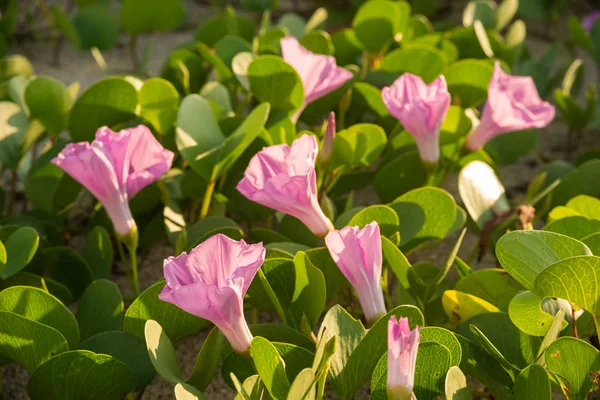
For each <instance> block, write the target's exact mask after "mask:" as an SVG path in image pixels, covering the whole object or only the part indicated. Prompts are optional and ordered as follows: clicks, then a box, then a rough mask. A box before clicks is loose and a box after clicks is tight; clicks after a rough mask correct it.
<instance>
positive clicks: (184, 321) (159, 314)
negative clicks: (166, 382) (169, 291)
mask: <svg viewBox="0 0 600 400" xmlns="http://www.w3.org/2000/svg"><path fill="white" fill-rule="evenodd" d="M164 286H165V282H164V281H163V280H160V281H158V282H156V283H155V284H154V285H152V286H150V287H149V288H148V289H146V290H144V292H142V294H141V295H140V296H139V297H138V298H137V299H135V301H134V302H133V303H132V304H131V305H130V306H129V308H128V309H127V311H126V312H125V318H124V320H123V330H124V331H125V332H129V333H131V334H133V335H135V336H137V337H138V338H140V339H141V340H144V326H145V324H146V321H147V320H150V319H152V320H156V321H157V322H158V323H160V324H161V325H162V329H164V331H165V333H166V335H168V336H169V337H170V338H173V340H174V341H175V342H177V341H178V340H179V339H181V338H182V337H184V336H187V335H190V334H192V333H196V332H199V331H200V330H202V329H203V328H205V327H206V326H207V325H208V324H209V323H208V321H206V320H203V319H202V318H198V317H196V316H194V315H191V314H188V313H186V312H185V311H183V310H181V309H180V308H178V307H177V306H175V305H173V304H171V303H167V302H164V301H161V300H159V298H158V294H159V293H160V292H161V291H162V289H163V288H164Z"/></svg>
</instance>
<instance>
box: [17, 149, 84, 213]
mask: <svg viewBox="0 0 600 400" xmlns="http://www.w3.org/2000/svg"><path fill="white" fill-rule="evenodd" d="M66 145H67V142H66V141H64V140H61V139H59V140H57V141H56V144H55V145H54V146H52V148H50V149H49V150H48V151H46V152H45V153H44V154H42V155H41V156H40V157H39V158H38V159H37V160H36V161H35V162H34V163H33V165H32V166H31V168H30V169H29V172H28V173H27V177H26V178H25V194H26V195H27V198H28V199H29V200H30V201H31V202H32V203H33V204H35V205H36V206H37V207H39V208H41V209H42V210H44V211H46V212H48V213H51V214H60V213H63V212H65V210H66V209H67V208H68V207H69V206H70V205H71V204H72V203H73V202H74V201H75V199H76V198H77V195H78V194H79V192H80V191H81V184H79V183H78V182H77V181H75V179H73V178H71V177H70V176H69V174H67V173H66V172H65V171H64V170H63V169H61V168H59V167H57V166H56V165H54V164H52V163H51V162H50V160H51V159H52V158H54V157H56V156H57V155H58V153H59V152H60V151H62V150H63V149H64V147H65V146H66Z"/></svg>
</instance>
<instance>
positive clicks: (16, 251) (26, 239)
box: [0, 226, 40, 279]
mask: <svg viewBox="0 0 600 400" xmlns="http://www.w3.org/2000/svg"><path fill="white" fill-rule="evenodd" d="M39 242H40V237H39V235H38V233H37V231H36V230H35V229H33V228H30V227H27V226H24V227H22V228H19V229H17V230H16V231H15V232H13V233H12V234H11V235H10V236H9V237H8V240H6V241H5V242H4V247H5V249H6V254H7V257H6V263H5V265H4V268H3V269H2V273H1V274H0V277H2V279H6V278H9V277H11V276H13V275H15V274H16V273H17V272H19V271H20V270H22V269H23V268H25V266H26V265H27V264H29V262H30V261H31V259H32V258H33V256H34V255H35V253H36V251H37V248H38V244H39ZM0 265H1V264H0Z"/></svg>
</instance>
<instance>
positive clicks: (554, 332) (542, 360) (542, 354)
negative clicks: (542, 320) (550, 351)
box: [535, 309, 591, 367]
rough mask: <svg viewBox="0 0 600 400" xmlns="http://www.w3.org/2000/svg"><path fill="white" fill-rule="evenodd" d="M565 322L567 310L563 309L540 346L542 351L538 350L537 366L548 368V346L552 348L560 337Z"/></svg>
mask: <svg viewBox="0 0 600 400" xmlns="http://www.w3.org/2000/svg"><path fill="white" fill-rule="evenodd" d="M588 315H591V314H588ZM564 321H565V310H564V309H561V310H559V311H558V313H557V314H556V316H555V317H554V320H553V321H552V324H551V325H550V329H548V332H547V333H546V336H544V339H543V340H542V344H541V345H540V349H539V350H538V353H537V357H536V360H535V362H536V363H537V364H540V365H541V366H542V367H545V366H546V349H547V348H548V346H550V344H552V343H553V342H554V341H555V340H556V339H557V338H558V335H560V331H561V330H562V328H563V322H564Z"/></svg>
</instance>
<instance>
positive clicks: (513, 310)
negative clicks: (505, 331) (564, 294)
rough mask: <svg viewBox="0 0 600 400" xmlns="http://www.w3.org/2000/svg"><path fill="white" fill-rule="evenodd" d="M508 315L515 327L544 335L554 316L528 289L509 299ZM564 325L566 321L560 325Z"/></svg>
mask: <svg viewBox="0 0 600 400" xmlns="http://www.w3.org/2000/svg"><path fill="white" fill-rule="evenodd" d="M508 315H509V316H510V320H511V321H512V322H513V323H514V324H515V325H516V326H517V328H519V329H520V330H521V331H523V332H525V333H527V334H528V335H531V336H544V335H546V333H547V332H548V329H550V326H551V325H552V322H553V321H554V316H553V315H550V314H548V313H547V312H545V311H544V310H543V309H542V298H541V297H539V296H537V295H536V294H535V293H532V292H530V291H528V290H526V291H523V292H520V293H518V294H517V295H516V296H515V297H514V298H513V299H512V300H511V301H510V306H509V308H508ZM566 326H567V322H563V324H562V327H563V328H565V327H566Z"/></svg>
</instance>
